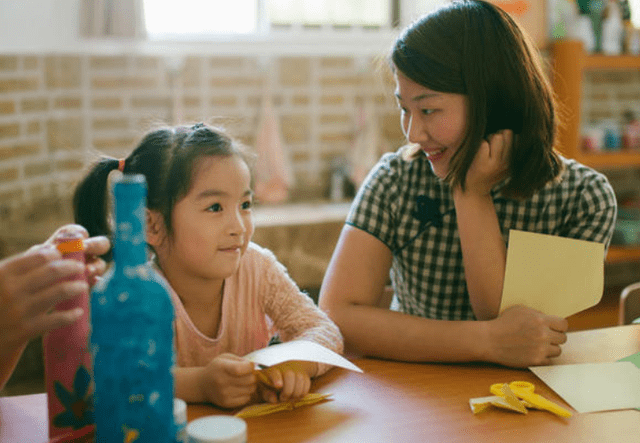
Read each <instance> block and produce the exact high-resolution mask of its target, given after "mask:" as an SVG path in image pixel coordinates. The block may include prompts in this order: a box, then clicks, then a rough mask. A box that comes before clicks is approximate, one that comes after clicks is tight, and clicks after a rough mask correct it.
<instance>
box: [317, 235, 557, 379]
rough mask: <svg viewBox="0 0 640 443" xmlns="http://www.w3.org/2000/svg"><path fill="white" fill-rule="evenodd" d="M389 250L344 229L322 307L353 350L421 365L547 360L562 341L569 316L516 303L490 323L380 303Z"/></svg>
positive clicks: (520, 364)
mask: <svg viewBox="0 0 640 443" xmlns="http://www.w3.org/2000/svg"><path fill="white" fill-rule="evenodd" d="M391 259H392V256H391V252H390V250H389V249H388V248H387V246H386V245H385V244H384V243H382V242H381V241H380V240H378V239H377V238H375V237H374V236H372V235H370V234H368V233H366V232H364V231H362V230H359V229H357V228H354V227H351V226H348V225H347V226H345V227H344V229H343V231H342V233H341V235H340V238H339V240H338V244H337V246H336V249H335V251H334V254H333V257H332V259H331V262H330V264H329V268H328V270H327V273H326V275H325V279H324V281H323V284H322V289H321V291H320V307H321V308H322V309H324V310H325V311H327V312H328V314H329V316H330V317H331V318H332V319H333V320H334V321H335V322H336V323H337V324H338V326H339V327H340V330H341V331H342V334H343V335H344V338H345V345H346V346H347V349H348V350H350V351H354V352H356V353H359V354H363V355H366V356H372V357H381V358H388V359H393V360H401V361H419V362H429V361H431V362H434V361H440V362H467V361H490V362H495V363H500V364H504V365H508V366H515V367H527V366H530V365H540V364H549V363H550V360H549V358H550V357H554V356H557V355H559V354H560V347H559V345H560V344H561V343H564V341H565V340H566V335H565V334H564V331H566V329H567V323H566V320H564V319H562V318H558V317H552V316H547V315H544V314H542V313H540V312H538V311H534V310H532V309H529V308H524V307H521V306H518V307H514V308H511V309H508V310H506V311H505V312H504V313H503V314H502V315H501V316H500V317H498V318H497V319H496V320H492V321H444V320H431V319H425V318H421V317H417V316H411V315H407V314H402V313H399V312H394V311H390V310H388V309H385V308H379V307H378V303H379V300H380V297H381V296H382V294H383V289H384V286H385V285H386V282H387V277H388V275H389V269H390V266H391Z"/></svg>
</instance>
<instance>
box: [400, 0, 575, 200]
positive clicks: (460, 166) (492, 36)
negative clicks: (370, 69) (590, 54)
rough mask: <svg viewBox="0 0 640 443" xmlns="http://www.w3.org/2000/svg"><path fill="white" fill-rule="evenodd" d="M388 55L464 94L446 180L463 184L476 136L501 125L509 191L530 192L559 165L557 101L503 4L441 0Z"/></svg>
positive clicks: (429, 83) (408, 72)
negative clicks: (461, 131) (463, 117)
mask: <svg viewBox="0 0 640 443" xmlns="http://www.w3.org/2000/svg"><path fill="white" fill-rule="evenodd" d="M389 58H390V62H391V65H392V69H397V70H398V71H400V72H402V73H403V74H404V75H405V76H406V77H408V78H410V79H411V80H413V81H414V82H416V83H418V84H420V85H422V86H425V87H426V88H429V89H432V90H434V91H440V92H446V93H456V94H464V95H465V96H466V97H467V101H468V115H467V133H466V137H465V139H464V141H463V142H462V145H461V147H460V149H458V150H457V151H456V153H455V154H454V155H453V158H452V159H451V163H450V170H449V173H448V175H447V177H446V178H445V180H446V181H447V182H448V183H450V184H451V185H460V186H462V188H463V189H464V186H465V177H466V174H467V171H468V170H469V167H470V166H471V163H472V162H473V159H474V157H475V155H476V153H477V151H478V148H479V147H480V144H481V142H482V141H483V140H484V139H486V138H487V136H488V135H490V134H493V133H495V132H497V131H499V130H501V129H511V130H512V131H513V133H514V138H513V146H512V148H511V151H510V155H509V180H508V181H507V183H506V185H505V187H504V188H503V191H504V192H505V193H506V194H507V195H509V196H512V197H519V198H525V197H528V196H530V195H531V194H532V193H533V192H535V191H536V190H538V189H540V188H542V187H543V186H544V185H545V184H546V183H548V182H549V181H551V180H553V179H555V178H556V177H558V175H559V174H560V173H561V172H562V169H563V166H562V162H561V160H560V158H559V156H558V154H557V153H556V151H555V150H554V143H555V133H556V110H555V108H556V104H555V100H554V96H553V92H552V89H551V86H550V84H549V81H548V79H547V77H546V75H545V72H544V70H543V67H542V65H541V57H540V55H539V53H538V51H537V49H536V47H535V45H534V44H533V43H532V42H531V40H530V39H529V37H528V36H527V35H526V34H525V33H524V32H523V31H522V30H521V29H520V28H519V27H518V25H517V24H516V23H515V22H514V21H513V19H512V18H511V17H510V16H509V15H508V14H507V13H506V12H504V11H503V10H502V9H500V8H498V7H496V6H494V5H492V4H491V3H487V2H485V1H482V0H458V1H454V2H452V3H449V4H446V5H444V6H443V7H441V8H439V9H437V10H435V11H434V12H432V13H430V14H427V15H425V16H423V17H421V18H420V19H419V20H417V21H416V22H414V23H413V24H411V25H410V26H409V27H408V28H407V29H405V30H404V32H403V33H402V34H401V35H400V36H399V37H398V39H397V40H396V42H395V44H394V46H393V48H392V50H391V54H390V57H389ZM410 154H411V153H410ZM414 154H415V153H414Z"/></svg>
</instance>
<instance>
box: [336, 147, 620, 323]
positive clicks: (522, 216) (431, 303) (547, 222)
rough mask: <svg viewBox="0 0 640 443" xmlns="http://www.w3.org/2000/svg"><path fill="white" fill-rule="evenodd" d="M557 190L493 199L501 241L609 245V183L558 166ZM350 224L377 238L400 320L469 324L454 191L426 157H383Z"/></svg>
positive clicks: (497, 194)
mask: <svg viewBox="0 0 640 443" xmlns="http://www.w3.org/2000/svg"><path fill="white" fill-rule="evenodd" d="M562 161H563V162H564V164H565V170H564V172H563V174H562V175H561V177H560V180H559V181H558V182H552V183H548V184H547V185H546V186H545V187H544V188H543V189H541V190H540V191H538V192H536V193H535V194H534V195H533V196H532V197H531V198H529V199H526V200H515V199H510V198H506V197H504V195H503V194H502V193H501V191H500V188H501V185H498V186H496V187H495V188H494V190H493V191H492V197H493V202H494V205H495V208H496V212H497V214H498V219H499V221H500V227H501V230H502V236H503V238H504V240H505V242H507V241H508V233H509V230H510V229H518V230H523V231H530V232H537V233H541V234H551V235H558V236H561V237H569V238H576V239H582V240H590V241H597V242H601V243H605V247H607V246H608V245H609V241H610V240H611V235H612V233H613V229H614V224H615V218H616V199H615V195H614V192H613V189H612V187H611V185H610V184H609V182H608V180H607V178H606V177H605V176H604V175H602V174H600V173H598V172H596V171H594V170H592V169H590V168H587V167H586V166H584V165H581V164H580V163H577V162H576V161H574V160H568V159H564V158H563V159H562ZM346 223H347V224H349V225H352V226H354V227H356V228H359V229H362V230H363V231H366V232H368V233H369V234H371V235H373V236H375V237H376V238H378V239H379V240H380V241H382V242H383V243H384V244H385V245H387V246H388V247H389V249H390V250H391V251H392V253H393V262H392V267H391V271H390V276H391V281H392V284H393V286H394V290H395V294H396V297H397V299H398V302H399V309H400V310H401V311H402V312H405V313H408V314H412V315H418V316H422V317H427V318H433V319H442V320H470V319H474V318H475V317H474V314H473V310H472V308H471V304H470V302H469V294H468V292H467V285H466V282H465V277H464V267H463V264H462V251H461V247H460V237H459V234H458V226H457V221H456V212H455V208H454V204H453V196H452V193H451V188H450V187H449V186H448V185H447V184H446V183H444V182H442V181H441V180H440V179H438V178H437V177H436V176H435V175H434V174H433V172H432V170H431V166H430V164H429V161H428V160H427V159H426V157H423V156H420V157H419V158H417V159H414V160H412V161H405V160H403V159H402V157H401V151H398V152H395V153H388V154H385V155H384V156H383V157H382V158H381V159H380V161H379V162H378V164H377V165H376V166H375V167H374V168H373V169H372V170H371V172H370V173H369V175H368V176H367V178H366V179H365V181H364V183H363V185H362V186H361V188H360V190H359V191H358V194H357V196H356V198H355V200H354V202H353V204H352V206H351V210H350V212H349V215H348V217H347V221H346Z"/></svg>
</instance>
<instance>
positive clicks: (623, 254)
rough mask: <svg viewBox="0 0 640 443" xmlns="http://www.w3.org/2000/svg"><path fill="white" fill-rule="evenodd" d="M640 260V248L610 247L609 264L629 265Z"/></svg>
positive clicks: (607, 260)
mask: <svg viewBox="0 0 640 443" xmlns="http://www.w3.org/2000/svg"><path fill="white" fill-rule="evenodd" d="M638 260H640V246H635V247H632V246H629V247H627V246H618V245H612V246H609V252H608V253H607V259H606V262H607V263H627V262H630V261H638Z"/></svg>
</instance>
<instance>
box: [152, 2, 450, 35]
mask: <svg viewBox="0 0 640 443" xmlns="http://www.w3.org/2000/svg"><path fill="white" fill-rule="evenodd" d="M444 1H448V0H144V11H145V23H146V28H147V34H148V35H149V38H150V39H151V40H202V39H211V38H217V37H222V36H243V35H244V36H262V37H264V36H268V35H270V34H272V33H273V32H288V31H290V30H293V31H296V32H300V30H305V29H318V28H321V29H329V30H340V29H345V28H373V29H391V28H393V27H394V25H398V24H400V25H402V24H406V23H408V21H410V20H411V19H412V18H413V17H415V16H417V15H420V14H421V13H423V12H426V11H429V10H431V9H433V8H434V7H435V6H436V5H438V4H440V3H442V2H444Z"/></svg>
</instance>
